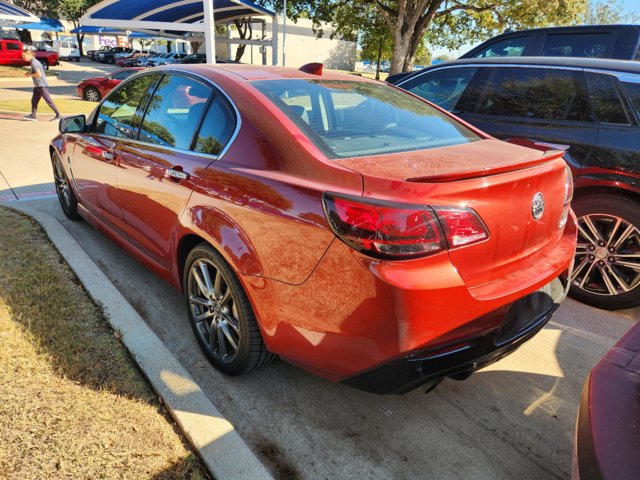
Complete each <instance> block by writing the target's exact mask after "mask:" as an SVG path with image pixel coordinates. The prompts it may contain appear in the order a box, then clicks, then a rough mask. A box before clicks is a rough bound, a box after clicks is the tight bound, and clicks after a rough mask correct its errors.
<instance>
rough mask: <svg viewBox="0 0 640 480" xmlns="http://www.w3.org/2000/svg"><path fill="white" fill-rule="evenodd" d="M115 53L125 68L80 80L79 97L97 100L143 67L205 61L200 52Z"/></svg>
mask: <svg viewBox="0 0 640 480" xmlns="http://www.w3.org/2000/svg"><path fill="white" fill-rule="evenodd" d="M94 53H95V52H94ZM116 55H121V57H120V58H118V59H117V60H116V63H117V64H118V65H120V66H123V67H125V68H123V69H120V70H116V71H114V72H112V73H110V74H108V75H104V76H100V77H93V78H87V79H85V80H82V81H81V82H80V83H78V85H77V87H76V92H77V94H78V96H79V97H80V98H82V99H84V100H87V101H89V102H99V101H100V100H102V98H103V97H104V96H105V95H106V94H107V93H109V92H110V91H111V90H112V89H113V88H115V87H116V85H118V84H119V83H120V82H122V81H123V80H124V79H126V78H127V77H129V76H130V75H132V74H133V73H136V72H137V71H139V70H142V69H144V68H145V67H153V66H161V65H172V64H185V65H186V64H197V63H205V62H206V55H204V54H201V53H194V54H190V55H187V54H182V53H162V54H154V53H153V52H145V51H138V52H133V53H120V54H116ZM136 65H137V66H136Z"/></svg>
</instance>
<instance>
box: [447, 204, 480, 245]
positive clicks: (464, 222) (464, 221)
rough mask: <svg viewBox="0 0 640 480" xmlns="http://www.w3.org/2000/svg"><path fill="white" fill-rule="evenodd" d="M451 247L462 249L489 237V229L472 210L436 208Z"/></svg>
mask: <svg viewBox="0 0 640 480" xmlns="http://www.w3.org/2000/svg"><path fill="white" fill-rule="evenodd" d="M434 209H435V211H436V213H437V214H438V218H440V222H441V224H442V227H443V228H444V231H445V234H446V236H447V241H448V242H449V246H450V247H461V246H462V245H469V244H470V243H475V242H479V241H481V240H484V239H486V238H488V237H489V234H488V233H487V228H486V227H485V226H484V224H483V223H482V220H480V218H479V217H478V215H477V214H476V212H474V211H473V210H471V209H470V208H448V207H435V208H434Z"/></svg>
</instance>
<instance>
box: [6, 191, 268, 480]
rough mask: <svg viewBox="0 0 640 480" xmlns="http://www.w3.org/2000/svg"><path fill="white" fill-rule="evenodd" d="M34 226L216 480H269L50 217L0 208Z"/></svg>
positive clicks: (181, 369)
mask: <svg viewBox="0 0 640 480" xmlns="http://www.w3.org/2000/svg"><path fill="white" fill-rule="evenodd" d="M0 205H4V206H5V207H8V208H11V209H13V210H17V211H19V212H21V213H23V214H26V215H28V216H30V217H31V218H33V219H34V220H35V221H37V222H38V223H39V224H40V226H41V227H42V229H43V230H44V231H45V233H46V234H47V236H48V237H49V239H50V240H51V242H52V243H53V245H54V246H55V247H56V249H57V250H58V251H59V252H60V255H62V257H63V258H64V259H65V261H66V262H67V264H68V265H69V267H70V268H71V269H72V270H73V272H74V273H75V274H76V276H77V277H78V279H79V280H80V282H81V283H82V285H83V287H84V288H85V290H86V291H87V292H88V293H89V296H90V297H91V298H92V299H93V301H94V302H96V303H97V304H99V305H101V306H102V308H103V311H104V312H105V316H106V318H107V320H108V321H109V323H110V324H111V326H112V328H113V329H114V330H115V331H119V332H120V333H121V334H122V339H121V341H122V343H123V344H124V345H125V347H126V348H127V349H128V350H129V352H130V353H131V355H132V357H133V358H134V360H135V361H136V363H137V364H138V366H139V367H140V369H141V370H142V371H143V372H144V374H145V375H146V376H147V378H148V380H149V382H150V383H151V386H152V387H153V389H154V390H155V391H156V393H157V394H158V395H160V397H161V398H162V401H163V403H164V405H165V406H166V407H167V409H168V410H169V412H170V414H171V416H172V417H173V419H174V420H175V422H176V423H177V424H178V426H179V427H180V429H181V430H182V432H183V433H184V435H185V437H186V438H187V440H188V441H189V443H190V444H191V446H192V447H193V448H194V449H195V450H196V451H197V452H198V454H199V455H200V457H201V458H202V460H203V462H204V464H205V465H206V467H207V469H208V470H209V471H210V472H211V473H212V474H213V475H214V477H215V478H216V479H218V480H224V479H233V480H244V479H246V480H254V479H255V480H259V479H272V478H273V477H272V476H271V474H270V473H269V472H268V471H267V469H266V468H265V467H264V465H262V463H260V461H259V460H258V458H257V457H256V456H255V454H254V453H253V452H252V451H251V450H250V449H249V447H248V446H247V444H246V443H245V442H244V440H242V438H241V437H240V435H239V434H238V432H236V430H235V429H234V427H233V425H232V424H231V423H230V422H229V421H228V420H226V419H225V418H224V417H223V416H222V415H221V413H220V412H219V411H218V409H217V408H216V407H215V406H214V405H213V404H212V403H211V401H210V400H209V398H208V397H207V396H206V395H205V394H204V392H203V391H202V390H201V389H200V387H199V386H198V384H197V383H196V382H195V381H194V380H193V379H192V378H191V376H190V375H189V373H188V372H187V371H186V370H185V369H184V367H182V365H181V364H180V363H179V362H178V360H177V359H176V358H175V357H174V356H173V355H172V354H171V352H169V350H168V349H167V347H166V346H165V345H164V344H163V343H162V341H161V340H160V339H159V338H158V337H157V336H156V334H155V333H154V332H153V331H152V330H151V328H150V327H149V326H148V325H147V324H146V322H145V321H144V320H143V319H142V317H140V315H139V314H138V313H137V312H136V311H135V310H134V308H133V307H132V306H131V305H130V304H129V302H127V300H126V299H125V298H124V296H122V294H121V293H120V292H119V291H118V290H117V289H116V288H115V287H114V285H113V284H112V283H111V281H110V280H109V279H108V278H107V276H106V275H105V274H104V273H103V272H102V270H100V268H99V267H98V266H97V265H96V264H95V263H94V262H93V260H91V258H90V257H89V256H88V255H87V254H86V252H85V251H84V250H83V249H82V247H81V246H80V245H79V244H78V243H77V242H76V240H75V239H74V238H73V237H72V236H71V234H69V232H68V231H67V230H66V229H65V228H64V226H63V225H62V224H61V223H60V222H59V221H57V220H56V219H55V218H53V217H52V216H50V215H48V214H46V213H44V212H41V211H38V210H34V209H32V208H29V207H28V206H26V205H18V204H16V203H15V202H11V203H9V202H0Z"/></svg>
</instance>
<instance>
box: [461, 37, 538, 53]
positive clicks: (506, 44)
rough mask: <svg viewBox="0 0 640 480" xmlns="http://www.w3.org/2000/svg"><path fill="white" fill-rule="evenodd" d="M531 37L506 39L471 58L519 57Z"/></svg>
mask: <svg viewBox="0 0 640 480" xmlns="http://www.w3.org/2000/svg"><path fill="white" fill-rule="evenodd" d="M530 38H531V37H528V36H525V37H515V38H513V37H512V38H507V39H505V40H501V41H499V42H495V43H492V44H491V45H489V46H488V47H486V48H484V49H482V50H480V51H479V52H478V53H476V54H475V55H474V56H473V58H491V57H521V56H522V55H523V54H524V49H525V48H526V46H527V43H528V42H529V39H530Z"/></svg>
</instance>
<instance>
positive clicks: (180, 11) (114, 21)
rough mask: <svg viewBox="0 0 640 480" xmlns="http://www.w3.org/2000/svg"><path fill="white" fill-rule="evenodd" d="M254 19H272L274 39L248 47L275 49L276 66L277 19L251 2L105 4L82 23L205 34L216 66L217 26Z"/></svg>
mask: <svg viewBox="0 0 640 480" xmlns="http://www.w3.org/2000/svg"><path fill="white" fill-rule="evenodd" d="M251 16H270V17H271V18H272V25H273V29H272V32H273V38H272V39H271V40H270V41H269V40H251V41H246V43H252V44H260V45H266V46H271V47H272V52H273V55H272V57H273V64H274V65H275V64H276V63H277V59H278V43H277V26H278V24H277V21H276V16H275V14H274V12H272V11H270V10H268V9H266V8H264V7H261V6H259V5H256V4H255V3H253V2H251V1H249V0H137V1H135V2H132V1H130V0H104V1H103V2H100V3H98V4H97V5H95V6H94V7H92V8H91V9H89V10H88V11H87V13H86V14H85V15H84V16H83V17H82V18H81V19H80V24H81V25H83V26H96V27H109V28H115V29H119V30H130V31H144V32H147V33H149V32H154V31H155V32H162V33H167V34H171V33H184V32H197V33H202V34H203V35H204V37H205V43H206V49H207V62H209V63H215V22H216V21H217V22H225V21H230V20H234V19H237V18H245V17H251ZM239 42H242V41H239Z"/></svg>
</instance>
